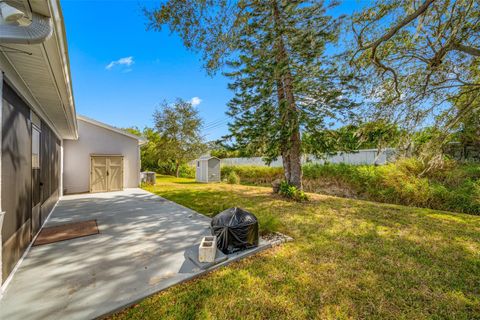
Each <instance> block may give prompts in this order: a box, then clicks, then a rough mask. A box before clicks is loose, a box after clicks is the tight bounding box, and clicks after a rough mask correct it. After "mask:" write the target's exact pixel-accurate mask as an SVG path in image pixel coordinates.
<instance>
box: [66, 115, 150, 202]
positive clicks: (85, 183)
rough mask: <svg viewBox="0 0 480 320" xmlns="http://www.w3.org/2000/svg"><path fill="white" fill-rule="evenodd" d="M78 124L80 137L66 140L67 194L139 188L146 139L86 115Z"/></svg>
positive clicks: (79, 117)
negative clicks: (142, 149) (141, 146)
mask: <svg viewBox="0 0 480 320" xmlns="http://www.w3.org/2000/svg"><path fill="white" fill-rule="evenodd" d="M77 123H78V136H79V137H78V139H77V140H64V141H63V155H64V157H63V188H64V189H63V190H64V193H65V194H71V193H81V192H107V191H118V190H122V189H124V188H136V187H138V186H139V184H140V145H141V144H143V143H144V140H143V138H141V137H137V136H135V135H133V134H130V133H128V132H125V131H123V130H120V129H118V128H115V127H112V126H109V125H107V124H105V123H102V122H99V121H96V120H93V119H90V118H87V117H84V116H77Z"/></svg>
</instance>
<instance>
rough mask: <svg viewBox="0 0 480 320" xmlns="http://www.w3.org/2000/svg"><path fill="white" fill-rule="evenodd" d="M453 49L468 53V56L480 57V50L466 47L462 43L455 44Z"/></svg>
mask: <svg viewBox="0 0 480 320" xmlns="http://www.w3.org/2000/svg"><path fill="white" fill-rule="evenodd" d="M452 49H453V50H457V51H462V52H464V53H467V54H469V55H472V56H476V57H480V49H478V48H474V47H470V46H465V45H463V44H461V43H455V44H453V45H452Z"/></svg>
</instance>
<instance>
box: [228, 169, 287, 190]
mask: <svg viewBox="0 0 480 320" xmlns="http://www.w3.org/2000/svg"><path fill="white" fill-rule="evenodd" d="M232 171H233V172H235V173H236V174H237V175H238V176H239V177H240V180H241V181H242V183H245V184H254V185H263V186H266V185H270V184H271V183H272V181H274V180H275V179H279V178H282V177H283V168H272V167H260V166H222V168H221V176H222V179H227V178H228V175H229V174H230V172H232Z"/></svg>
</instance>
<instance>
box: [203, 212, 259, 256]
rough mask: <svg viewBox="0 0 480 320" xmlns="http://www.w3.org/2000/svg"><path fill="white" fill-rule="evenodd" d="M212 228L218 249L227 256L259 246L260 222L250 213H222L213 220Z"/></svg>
mask: <svg viewBox="0 0 480 320" xmlns="http://www.w3.org/2000/svg"><path fill="white" fill-rule="evenodd" d="M211 227H212V234H213V235H215V236H217V247H218V249H219V250H220V251H222V252H223V253H225V254H229V253H233V252H236V251H240V250H245V249H249V248H253V247H256V246H258V220H257V217H255V216H254V215H253V214H251V213H250V212H248V211H245V210H243V209H240V208H230V209H227V210H225V211H222V212H220V213H219V214H217V215H216V216H215V217H214V218H213V219H212V223H211Z"/></svg>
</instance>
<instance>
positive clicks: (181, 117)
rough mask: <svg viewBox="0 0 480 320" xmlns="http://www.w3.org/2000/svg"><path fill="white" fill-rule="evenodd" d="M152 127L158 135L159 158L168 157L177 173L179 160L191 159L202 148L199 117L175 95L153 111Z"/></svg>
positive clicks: (187, 103)
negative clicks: (171, 101) (153, 123)
mask: <svg viewBox="0 0 480 320" xmlns="http://www.w3.org/2000/svg"><path fill="white" fill-rule="evenodd" d="M153 117H154V121H155V128H156V129H157V131H158V134H159V135H160V143H159V144H158V145H157V148H159V154H160V158H161V159H163V160H164V161H172V162H173V163H174V165H175V174H176V176H177V177H178V175H179V169H180V166H181V165H182V164H185V163H187V162H188V161H191V160H193V159H195V158H197V157H198V156H200V155H201V154H202V153H204V152H205V151H206V145H205V144H204V143H203V141H202V136H201V134H200V130H201V127H202V120H201V118H200V116H199V115H198V110H197V109H195V107H193V106H192V104H191V103H189V102H186V101H184V100H182V99H177V100H176V101H175V103H173V104H172V105H171V104H168V103H167V102H164V103H163V104H162V105H161V108H160V109H159V110H156V111H155V113H154V115H153Z"/></svg>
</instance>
